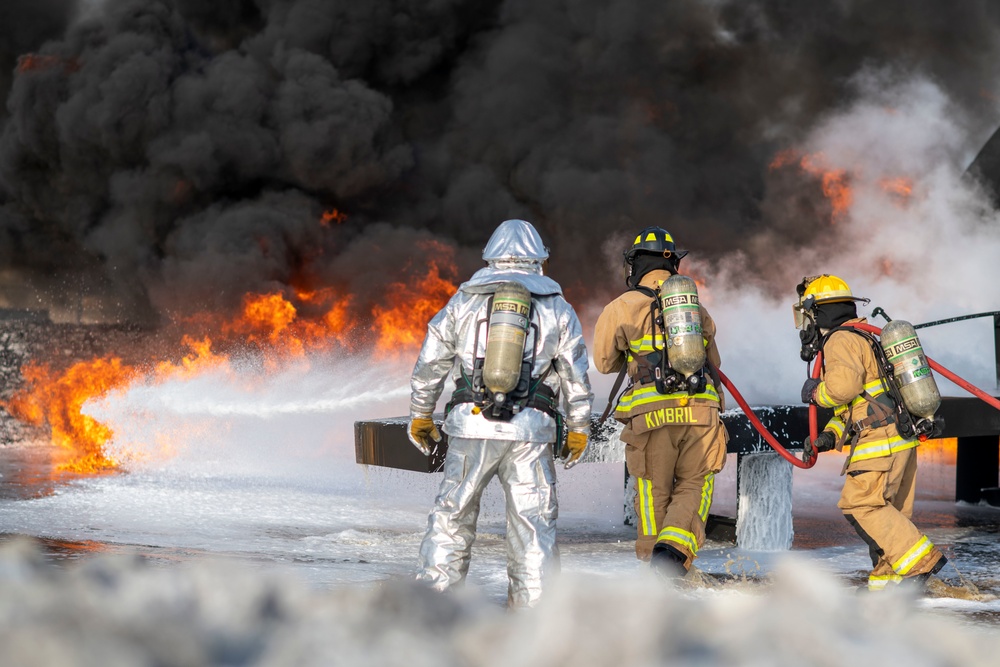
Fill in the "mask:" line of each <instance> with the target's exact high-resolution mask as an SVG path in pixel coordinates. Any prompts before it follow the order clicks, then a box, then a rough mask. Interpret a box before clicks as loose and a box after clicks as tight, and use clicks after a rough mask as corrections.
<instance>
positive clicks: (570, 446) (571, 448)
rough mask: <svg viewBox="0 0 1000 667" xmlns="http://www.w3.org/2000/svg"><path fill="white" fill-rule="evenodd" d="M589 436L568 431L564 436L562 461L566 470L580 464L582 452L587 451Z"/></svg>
mask: <svg viewBox="0 0 1000 667" xmlns="http://www.w3.org/2000/svg"><path fill="white" fill-rule="evenodd" d="M589 441H590V436H589V435H587V434H586V433H581V432H580V431H570V432H569V433H567V434H566V446H565V447H563V451H562V459H563V465H564V467H565V468H566V470H569V469H570V468H572V467H573V466H575V465H576V464H577V463H579V462H580V457H581V456H583V451H584V450H585V449H587V442H589Z"/></svg>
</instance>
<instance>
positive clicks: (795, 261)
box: [693, 72, 1000, 403]
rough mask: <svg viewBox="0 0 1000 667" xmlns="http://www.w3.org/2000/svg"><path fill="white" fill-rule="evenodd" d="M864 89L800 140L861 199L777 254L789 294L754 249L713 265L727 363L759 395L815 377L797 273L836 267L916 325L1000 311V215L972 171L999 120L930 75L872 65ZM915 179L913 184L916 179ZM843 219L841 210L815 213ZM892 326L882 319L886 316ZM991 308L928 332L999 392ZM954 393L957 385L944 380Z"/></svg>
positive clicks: (961, 369) (948, 359) (970, 375)
mask: <svg viewBox="0 0 1000 667" xmlns="http://www.w3.org/2000/svg"><path fill="white" fill-rule="evenodd" d="M855 85H856V86H857V89H858V91H859V93H860V96H859V101H858V102H856V103H855V104H853V105H851V106H850V107H849V108H847V109H845V110H844V111H843V112H841V113H837V114H834V115H831V116H829V117H828V118H826V119H825V120H824V121H823V122H821V123H819V124H818V125H817V126H816V128H815V129H814V130H813V131H812V132H811V133H810V134H809V135H808V137H807V138H806V140H805V141H804V142H803V143H802V145H801V146H797V147H796V150H798V151H800V152H801V153H802V154H807V155H810V156H813V158H814V161H816V162H819V163H821V164H822V165H823V167H824V169H826V170H843V171H844V172H845V173H846V174H847V175H848V176H847V177H848V179H849V181H848V182H849V185H850V189H851V195H852V199H851V203H850V206H849V209H848V210H847V212H846V213H845V214H844V215H842V216H838V217H837V218H836V219H835V220H834V221H833V223H832V228H831V232H832V235H831V237H830V242H825V243H822V244H817V245H816V246H815V247H812V248H807V249H804V250H802V251H801V252H799V253H797V254H790V255H789V254H775V256H774V257H773V258H772V259H771V266H772V268H773V273H771V274H770V275H768V276H763V277H762V278H763V280H762V282H764V283H766V284H767V285H768V286H770V287H772V288H773V287H775V286H780V290H781V291H782V292H783V294H784V295H785V296H782V297H781V298H780V299H775V298H773V297H772V296H768V295H767V294H765V293H764V291H762V289H759V288H757V287H755V286H753V285H747V284H745V282H744V281H742V280H740V279H738V278H737V277H736V276H738V275H739V267H740V266H741V258H740V256H739V254H737V255H735V256H731V257H729V258H727V259H726V260H724V261H722V262H720V263H719V265H718V266H710V265H706V264H705V263H701V264H698V263H697V262H694V264H693V268H694V269H695V271H696V272H697V273H700V274H703V275H705V276H706V277H707V284H708V288H707V294H706V295H705V297H704V301H705V302H706V305H707V306H708V307H709V309H710V311H711V313H712V316H713V318H714V319H715V320H716V321H717V323H718V328H719V346H720V350H721V352H722V358H723V369H724V370H726V371H727V372H728V374H729V376H730V377H731V379H732V380H733V382H734V383H735V384H736V385H737V387H738V388H740V390H741V391H742V392H743V393H744V394H745V395H746V396H747V398H748V399H749V400H751V401H753V402H756V403H797V402H798V391H799V387H800V386H801V384H802V380H803V379H804V377H805V364H804V363H802V362H801V361H800V360H799V357H798V346H799V343H798V338H797V335H796V331H795V330H794V328H793V326H792V313H791V304H792V302H793V301H794V300H795V289H794V288H795V285H796V284H797V283H798V282H799V281H800V280H801V279H802V277H803V276H809V275H817V274H820V273H831V274H835V275H838V276H840V277H841V278H843V279H845V280H846V281H847V283H848V284H849V285H850V286H851V289H852V291H853V293H854V294H855V295H858V296H866V297H869V298H870V299H871V300H872V301H871V304H870V305H869V306H867V307H865V306H862V307H861V308H859V312H861V313H862V314H864V315H868V314H870V313H871V311H872V310H873V309H874V308H875V307H876V306H881V307H882V308H884V309H885V310H886V311H887V312H888V313H889V315H890V316H891V317H893V318H899V319H905V320H908V321H910V322H912V323H914V324H918V323H921V322H927V321H931V320H938V319H943V318H948V317H953V316H959V315H966V314H972V313H977V312H984V311H993V310H1000V290H998V289H997V285H1000V262H998V261H997V258H998V257H1000V218H998V215H997V212H996V211H995V210H993V208H992V207H991V206H990V204H989V202H988V199H987V198H986V197H985V196H984V193H983V191H982V190H981V189H980V187H979V186H978V184H977V183H975V182H974V181H973V180H972V179H969V178H966V177H963V171H964V169H965V166H966V165H967V164H968V162H969V156H970V154H974V151H975V150H977V149H978V148H979V147H980V146H981V145H982V143H983V142H984V141H985V138H984V137H986V136H988V135H989V133H990V132H991V131H992V130H993V129H994V128H982V127H971V126H970V125H969V124H968V123H967V121H966V117H965V116H964V115H963V113H962V110H961V109H959V108H957V107H956V106H955V105H953V104H951V102H950V101H949V100H948V98H947V97H946V96H945V94H944V93H943V92H942V90H941V89H940V88H939V87H938V86H936V85H935V84H933V83H931V82H929V81H927V80H924V79H906V80H898V79H894V78H893V77H892V76H891V75H890V74H889V73H887V72H867V73H864V74H863V75H861V76H859V77H858V78H857V79H856V81H855ZM907 187H912V191H911V192H910V193H909V194H907V193H906V191H905V188H907ZM801 224H803V225H814V226H829V225H831V221H829V220H821V219H803V220H802V222H801ZM873 323H874V324H876V325H881V324H884V321H883V320H882V319H881V318H878V319H875V320H873ZM992 332H993V322H992V319H990V318H985V319H979V320H972V321H970V322H966V323H962V324H953V325H945V326H943V327H940V328H931V329H924V330H921V332H920V336H921V340H922V342H923V343H924V348H925V350H926V351H927V353H928V354H929V355H930V356H931V357H933V358H934V359H935V360H936V361H938V362H940V363H942V364H943V365H944V366H946V367H948V368H950V369H951V370H954V371H955V372H957V373H958V374H959V375H962V376H963V377H966V378H967V379H968V380H970V381H972V382H973V383H974V384H976V385H978V386H980V387H983V388H984V389H987V390H992V389H993V388H994V386H995V374H994V359H993V338H992ZM939 385H940V386H941V389H942V392H943V393H946V394H957V393H959V392H958V390H957V389H955V388H954V387H952V386H951V385H950V383H948V382H947V381H946V380H944V379H939Z"/></svg>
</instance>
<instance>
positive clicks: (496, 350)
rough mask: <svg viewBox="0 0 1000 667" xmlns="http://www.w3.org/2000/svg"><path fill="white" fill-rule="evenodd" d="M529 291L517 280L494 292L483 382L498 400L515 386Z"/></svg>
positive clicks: (524, 333)
mask: <svg viewBox="0 0 1000 667" xmlns="http://www.w3.org/2000/svg"><path fill="white" fill-rule="evenodd" d="M530 315H531V292H529V291H528V289H527V288H526V287H524V286H523V285H521V284H520V283H516V282H506V283H502V284H501V285H500V286H499V287H498V288H497V291H496V292H495V293H494V295H493V305H492V306H491V308H490V318H489V329H488V333H487V335H486V359H485V361H484V362H483V384H484V385H486V388H487V389H489V390H490V391H491V392H493V394H494V397H495V399H496V400H497V402H498V403H502V402H503V401H504V399H505V398H506V396H507V394H509V393H510V392H511V391H513V390H514V389H515V388H516V387H517V381H518V379H519V378H520V377H521V362H522V359H524V343H525V340H526V339H527V335H528V327H529V326H530V320H529V317H530Z"/></svg>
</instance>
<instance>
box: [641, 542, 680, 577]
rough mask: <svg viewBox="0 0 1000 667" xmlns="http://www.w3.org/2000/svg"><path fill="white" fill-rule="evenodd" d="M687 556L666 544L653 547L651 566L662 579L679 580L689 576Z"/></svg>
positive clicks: (661, 543)
mask: <svg viewBox="0 0 1000 667" xmlns="http://www.w3.org/2000/svg"><path fill="white" fill-rule="evenodd" d="M686 560H687V556H685V555H684V554H682V553H681V552H680V551H678V550H677V549H675V548H674V547H672V546H670V545H669V544H667V543H666V542H657V543H656V544H655V545H653V554H652V556H650V558H649V566H650V567H651V568H653V571H654V572H656V573H657V574H658V575H660V576H661V577H666V578H668V579H678V578H680V577H683V576H684V575H686V574H687V568H686V567H684V562H685V561H686Z"/></svg>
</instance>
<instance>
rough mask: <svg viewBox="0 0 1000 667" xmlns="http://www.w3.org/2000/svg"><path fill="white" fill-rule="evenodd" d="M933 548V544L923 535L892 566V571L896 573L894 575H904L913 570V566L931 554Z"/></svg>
mask: <svg viewBox="0 0 1000 667" xmlns="http://www.w3.org/2000/svg"><path fill="white" fill-rule="evenodd" d="M933 548H934V543H933V542H931V541H930V540H929V539H927V536H926V535H924V536H923V537H921V538H920V539H919V540H917V543H916V544H914V545H913V546H912V547H910V550H909V551H907V552H906V553H905V554H903V557H902V558H900V559H899V560H897V561H896V562H895V563H893V564H892V569H893V570H895V571H896V574H899V575H905V574H906V573H907V572H909V571H910V570H912V569H913V566H914V565H916V564H917V563H919V562H920V560H921V559H922V558H923V557H924V556H926V555H927V554H929V553H930V552H931V549H933Z"/></svg>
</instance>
